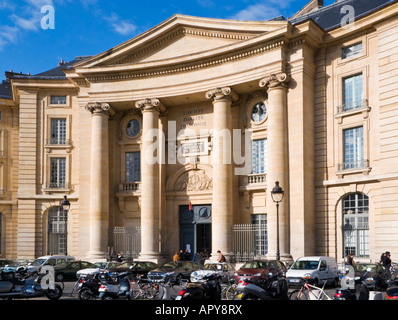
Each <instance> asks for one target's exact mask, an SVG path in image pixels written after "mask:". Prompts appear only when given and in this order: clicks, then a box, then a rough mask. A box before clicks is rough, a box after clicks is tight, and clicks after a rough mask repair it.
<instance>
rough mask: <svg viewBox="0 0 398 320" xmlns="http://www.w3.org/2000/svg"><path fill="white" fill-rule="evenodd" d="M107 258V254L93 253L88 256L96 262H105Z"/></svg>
mask: <svg viewBox="0 0 398 320" xmlns="http://www.w3.org/2000/svg"><path fill="white" fill-rule="evenodd" d="M106 258H107V252H102V251H92V252H89V254H88V259H89V260H91V261H95V262H104V261H106Z"/></svg>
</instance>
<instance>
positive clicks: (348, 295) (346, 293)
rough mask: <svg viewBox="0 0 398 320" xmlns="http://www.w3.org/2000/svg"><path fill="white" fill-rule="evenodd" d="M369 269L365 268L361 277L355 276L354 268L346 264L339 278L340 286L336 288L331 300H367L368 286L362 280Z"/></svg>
mask: <svg viewBox="0 0 398 320" xmlns="http://www.w3.org/2000/svg"><path fill="white" fill-rule="evenodd" d="M370 271H372V269H370V268H367V269H366V272H365V273H364V274H363V275H362V276H361V277H356V276H355V271H354V268H353V267H352V266H347V267H346V273H345V274H344V276H343V277H342V278H341V279H340V285H341V288H337V289H336V293H335V294H334V297H333V300H369V288H368V286H367V285H366V284H365V283H364V280H365V278H366V274H367V273H368V272H370Z"/></svg>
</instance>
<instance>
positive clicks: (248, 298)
mask: <svg viewBox="0 0 398 320" xmlns="http://www.w3.org/2000/svg"><path fill="white" fill-rule="evenodd" d="M242 300H260V299H259V298H257V297H255V296H252V295H250V294H248V295H245V296H244V297H242Z"/></svg>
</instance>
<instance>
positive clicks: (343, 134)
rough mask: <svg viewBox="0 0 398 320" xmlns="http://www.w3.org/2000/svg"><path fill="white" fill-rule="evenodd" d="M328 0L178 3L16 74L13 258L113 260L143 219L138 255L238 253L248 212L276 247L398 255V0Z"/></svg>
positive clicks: (3, 203) (5, 200) (7, 216)
mask: <svg viewBox="0 0 398 320" xmlns="http://www.w3.org/2000/svg"><path fill="white" fill-rule="evenodd" d="M322 3H323V1H310V3H308V4H307V5H306V6H305V7H304V8H303V9H302V10H301V11H300V12H298V13H297V14H296V15H295V16H294V17H292V18H291V19H288V20H286V19H284V18H283V17H279V18H276V19H273V20H269V21H232V20H219V19H208V18H198V17H191V16H184V15H175V16H173V17H171V18H169V19H168V20H166V21H164V22H163V23H161V24H159V25H157V26H155V27H154V28H152V29H150V30H148V31H147V32H145V33H143V34H141V35H139V36H137V37H135V38H133V39H131V40H129V41H127V42H125V43H123V44H121V45H119V46H117V47H115V48H112V49H110V50H108V51H106V52H104V53H101V54H98V55H96V56H90V57H77V58H76V59H75V60H73V61H70V62H61V63H60V65H59V66H58V67H57V68H54V69H52V70H49V71H46V72H43V73H40V74H37V75H25V74H16V73H12V72H7V73H6V80H5V81H3V83H2V84H1V85H0V116H1V118H0V212H1V213H0V223H1V225H0V226H1V227H0V230H1V233H0V257H8V258H17V257H18V258H32V257H36V256H40V255H43V254H48V253H50V252H53V253H64V252H65V251H66V250H67V252H68V254H71V255H74V256H76V257H80V258H88V259H93V260H96V259H100V258H103V257H104V255H105V254H106V252H108V250H109V248H110V247H112V246H114V245H115V243H114V241H115V240H114V239H115V238H114V234H113V233H114V230H115V228H116V227H125V228H134V227H140V237H141V246H140V256H139V257H140V259H150V260H155V261H159V262H161V261H165V260H169V259H171V256H172V255H173V254H174V252H175V251H177V250H179V249H186V248H188V249H190V250H191V251H198V250H201V249H205V248H206V249H208V250H209V251H211V252H212V253H213V254H215V252H216V251H217V250H221V251H222V252H223V253H225V254H230V253H235V254H236V253H237V251H239V250H240V251H242V250H244V249H242V248H243V247H239V243H238V242H239V241H240V240H239V239H240V238H239V236H240V233H239V232H241V230H244V228H248V229H250V226H261V228H254V229H253V230H257V231H254V233H255V234H253V232H246V233H245V234H248V235H250V236H251V238H250V239H251V240H250V241H246V243H249V242H250V243H251V246H252V247H251V249H250V250H255V251H256V252H255V253H256V254H258V255H263V256H264V255H265V256H267V257H272V258H273V257H275V255H276V251H277V249H278V247H279V250H280V256H281V259H291V258H298V257H300V256H303V255H328V256H333V257H336V258H337V259H338V260H339V261H340V260H341V259H342V258H343V257H344V256H345V255H346V254H347V253H348V252H353V253H354V254H355V256H356V259H364V260H377V259H378V258H379V257H380V254H381V252H383V251H386V250H389V251H391V252H392V255H393V257H394V256H395V255H398V245H397V243H398V241H397V240H398V94H397V92H398V38H397V36H396V35H397V33H398V4H397V2H396V1H385V0H377V1H370V0H361V1H359V0H350V1H348V0H347V1H344V0H343V1H338V2H336V3H335V4H333V5H330V6H328V7H323V5H322ZM347 22H348V24H347ZM276 181H278V182H279V185H280V186H281V187H282V188H283V190H284V198H283V200H282V202H281V203H280V204H279V210H278V211H277V207H276V204H275V203H274V202H273V199H272V197H271V190H272V189H273V187H274V186H275V182H276ZM64 195H66V196H67V199H68V200H69V201H70V203H71V207H70V210H69V211H68V212H66V211H62V210H61V209H60V201H61V200H62V199H63V196H64ZM65 221H66V222H65ZM65 224H67V229H66V230H65V229H64V226H65ZM278 230H279V237H277V234H278ZM278 238H279V239H278ZM253 248H254V249H253Z"/></svg>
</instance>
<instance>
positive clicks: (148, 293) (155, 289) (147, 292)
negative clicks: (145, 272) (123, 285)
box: [130, 279, 159, 299]
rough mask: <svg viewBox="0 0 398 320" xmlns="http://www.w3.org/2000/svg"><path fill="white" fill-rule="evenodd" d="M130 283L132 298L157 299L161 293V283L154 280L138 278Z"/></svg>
mask: <svg viewBox="0 0 398 320" xmlns="http://www.w3.org/2000/svg"><path fill="white" fill-rule="evenodd" d="M130 284H131V298H132V299H155V298H156V296H157V295H158V294H159V285H158V284H156V283H154V282H151V281H144V280H141V279H137V280H135V281H131V282H130Z"/></svg>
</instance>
